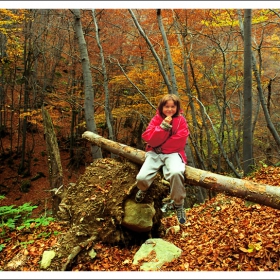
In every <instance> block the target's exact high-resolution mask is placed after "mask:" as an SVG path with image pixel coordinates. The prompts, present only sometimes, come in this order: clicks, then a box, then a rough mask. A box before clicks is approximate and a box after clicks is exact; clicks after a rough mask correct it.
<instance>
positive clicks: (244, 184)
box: [82, 131, 280, 209]
mask: <svg viewBox="0 0 280 280" xmlns="http://www.w3.org/2000/svg"><path fill="white" fill-rule="evenodd" d="M82 137H83V138H84V139H87V140H88V141H90V142H92V143H94V144H95V145H97V146H99V147H100V148H101V149H105V150H107V151H110V152H112V153H114V154H116V155H119V156H122V157H125V158H127V159H129V160H131V161H132V162H134V163H137V164H140V165H141V164H143V162H144V160H145V152H144V151H142V150H139V149H136V148H133V147H130V146H127V145H124V144H121V143H118V142H114V141H112V140H108V139H106V138H104V137H102V136H100V135H98V134H95V133H93V132H91V131H86V132H84V133H83V135H82ZM185 179H186V184H188V185H192V186H200V187H203V188H206V189H210V190H213V191H216V192H223V193H225V194H226V195H229V196H235V197H239V198H242V199H245V200H248V201H252V202H255V203H259V204H262V205H266V206H269V207H272V208H275V209H280V187H278V186H270V185H265V184H259V183H255V182H252V181H248V180H244V179H238V178H232V177H228V176H224V175H220V174H215V173H212V172H209V171H205V170H201V169H197V168H194V167H191V166H187V165H186V170H185Z"/></svg>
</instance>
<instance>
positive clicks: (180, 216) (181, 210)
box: [176, 207, 187, 224]
mask: <svg viewBox="0 0 280 280" xmlns="http://www.w3.org/2000/svg"><path fill="white" fill-rule="evenodd" d="M176 212H177V218H178V221H179V223H180V224H184V223H185V222H186V219H187V218H186V212H185V209H184V207H178V208H176Z"/></svg>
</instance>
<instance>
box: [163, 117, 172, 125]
mask: <svg viewBox="0 0 280 280" xmlns="http://www.w3.org/2000/svg"><path fill="white" fill-rule="evenodd" d="M164 121H165V122H167V123H168V124H171V122H172V117H171V116H168V117H166V118H165V119H164Z"/></svg>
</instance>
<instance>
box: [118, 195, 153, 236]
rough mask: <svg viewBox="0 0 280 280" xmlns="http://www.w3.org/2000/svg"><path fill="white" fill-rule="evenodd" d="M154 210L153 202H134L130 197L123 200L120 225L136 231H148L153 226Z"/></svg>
mask: <svg viewBox="0 0 280 280" xmlns="http://www.w3.org/2000/svg"><path fill="white" fill-rule="evenodd" d="M155 213H156V210H155V208H154V203H153V202H152V203H136V202H135V201H134V200H132V199H128V200H126V201H125V205H124V217H123V220H122V226H124V227H126V228H128V229H130V230H133V231H136V232H149V231H150V230H151V228H152V226H153V218H154V216H155Z"/></svg>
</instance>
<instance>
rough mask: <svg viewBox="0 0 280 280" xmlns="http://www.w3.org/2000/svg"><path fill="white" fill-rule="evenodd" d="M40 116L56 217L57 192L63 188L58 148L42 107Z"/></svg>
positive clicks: (47, 116)
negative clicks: (41, 116)
mask: <svg viewBox="0 0 280 280" xmlns="http://www.w3.org/2000/svg"><path fill="white" fill-rule="evenodd" d="M42 115H43V122H44V134H45V139H46V144H47V153H48V164H49V180H50V188H51V191H52V199H53V202H52V210H53V215H54V216H57V211H58V206H59V204H60V202H61V197H60V196H59V191H62V190H61V187H63V171H62V165H61V159H60V153H59V148H58V144H57V140H56V135H55V132H54V128H53V124H52V120H51V118H50V115H49V113H48V111H47V110H45V109H44V107H43V106H42Z"/></svg>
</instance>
